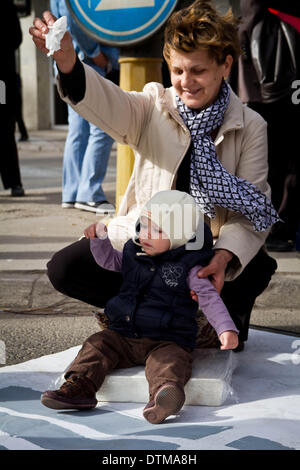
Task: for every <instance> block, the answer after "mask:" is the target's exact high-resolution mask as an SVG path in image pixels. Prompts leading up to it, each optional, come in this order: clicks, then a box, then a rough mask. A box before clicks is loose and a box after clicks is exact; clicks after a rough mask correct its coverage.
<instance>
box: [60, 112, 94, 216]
mask: <svg viewBox="0 0 300 470" xmlns="http://www.w3.org/2000/svg"><path fill="white" fill-rule="evenodd" d="M68 123H69V130H68V135H67V139H66V144H65V149H64V160H63V189H62V203H63V207H64V206H65V207H69V205H68V203H69V204H70V207H72V206H73V205H74V203H75V202H76V200H77V191H78V187H79V184H80V179H81V169H82V164H83V159H84V155H85V151H86V147H87V145H88V139H89V123H88V122H87V121H86V120H85V119H83V118H82V117H81V116H80V115H79V114H78V113H76V112H75V111H74V110H73V109H72V108H71V106H69V105H68Z"/></svg>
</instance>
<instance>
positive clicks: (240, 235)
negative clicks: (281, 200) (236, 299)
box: [214, 110, 271, 281]
mask: <svg viewBox="0 0 300 470" xmlns="http://www.w3.org/2000/svg"><path fill="white" fill-rule="evenodd" d="M247 113H249V116H250V118H251V116H253V114H252V113H253V111H252V110H247ZM247 119H248V123H247V121H246V122H245V126H247V130H246V132H244V138H243V142H242V151H241V156H240V160H239V164H238V167H237V170H236V176H238V177H240V178H244V179H246V180H248V181H250V182H251V183H252V184H254V185H255V186H257V187H258V188H259V189H260V190H261V191H262V192H263V193H264V194H265V195H266V196H267V197H268V198H270V197H271V190H270V187H269V184H268V183H267V177H268V144H267V142H268V138H267V123H266V122H265V121H264V119H263V118H261V117H260V116H258V115H257V114H256V113H255V119H250V121H249V117H248V118H247ZM269 232H270V230H267V231H265V232H254V230H253V227H252V224H251V222H250V221H249V220H248V219H247V218H246V217H245V216H243V215H242V214H239V213H238V212H231V211H228V219H227V221H226V222H225V223H224V225H223V226H222V227H221V229H220V233H219V237H218V240H217V241H216V243H215V246H214V248H215V249H226V250H228V251H231V252H232V253H233V254H234V255H235V257H234V260H233V262H232V263H229V265H228V270H227V272H226V278H225V279H226V281H229V280H232V279H234V278H236V277H237V276H238V275H239V274H240V273H241V272H242V270H243V269H244V268H245V267H246V265H247V264H248V263H249V262H250V261H251V259H252V258H253V257H254V256H255V255H256V254H257V252H258V251H259V249H260V248H261V247H262V246H263V245H264V243H265V240H266V238H267V236H268V234H269Z"/></svg>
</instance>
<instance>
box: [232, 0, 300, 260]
mask: <svg viewBox="0 0 300 470" xmlns="http://www.w3.org/2000/svg"><path fill="white" fill-rule="evenodd" d="M292 3H294V2H292ZM270 7H276V8H279V7H281V10H282V12H286V13H289V12H291V13H294V10H295V9H293V8H292V10H289V11H287V10H286V8H289V2H282V1H275V2H274V1H272V0H270V1H268V0H241V2H240V11H241V19H242V22H241V24H240V27H239V37H240V41H241V46H242V49H243V52H244V55H243V56H241V57H240V58H239V61H238V66H237V68H236V73H235V74H234V73H233V74H232V77H231V85H232V86H233V88H234V89H235V91H236V92H237V94H238V95H239V97H240V98H241V100H242V101H243V102H244V103H247V104H248V106H249V107H251V108H252V109H254V110H255V111H257V112H258V113H259V114H261V115H262V116H263V118H264V119H265V120H266V121H267V123H268V146H269V151H268V159H269V176H268V181H269V183H270V186H271V189H272V201H273V203H274V206H275V208H276V209H277V211H278V212H279V215H280V217H281V219H282V220H283V221H284V223H283V224H282V223H278V224H276V225H275V226H274V228H273V229H272V232H271V234H270V235H269V237H268V239H267V248H268V249H269V250H271V251H290V250H293V249H294V247H295V239H296V232H297V228H298V225H299V220H300V217H299V212H300V211H299V199H300V198H299V151H297V145H296V143H297V137H296V135H295V127H296V123H299V117H300V107H299V106H296V105H295V104H294V103H293V101H292V94H293V92H294V89H293V88H292V84H293V82H294V81H295V80H296V79H297V78H299V61H300V47H299V43H300V40H299V39H300V36H299V33H298V31H297V29H296V28H295V27H293V26H295V25H296V24H297V23H296V21H294V22H293V21H291V20H290V21H289V22H288V23H287V22H286V21H283V20H282V18H283V17H285V19H287V18H288V17H289V19H290V17H291V15H288V17H287V16H286V14H285V15H283V16H282V13H281V14H279V15H278V13H279V12H278V11H276V10H274V9H273V8H272V9H270ZM295 20H297V19H296V18H295ZM292 24H293V26H292Z"/></svg>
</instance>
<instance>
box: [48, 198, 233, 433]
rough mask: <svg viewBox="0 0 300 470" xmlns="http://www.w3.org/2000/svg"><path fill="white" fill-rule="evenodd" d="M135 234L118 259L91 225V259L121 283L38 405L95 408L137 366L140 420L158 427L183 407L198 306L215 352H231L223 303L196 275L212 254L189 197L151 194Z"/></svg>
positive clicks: (102, 234) (228, 320)
mask: <svg viewBox="0 0 300 470" xmlns="http://www.w3.org/2000/svg"><path fill="white" fill-rule="evenodd" d="M137 232H138V234H136V236H134V237H133V238H132V239H131V240H129V241H128V242H127V243H126V244H125V245H124V249H123V251H122V252H120V251H117V250H115V249H114V248H113V246H112V244H111V242H110V240H109V238H108V236H107V229H106V226H105V225H104V224H102V223H99V224H98V225H97V238H95V239H91V240H90V243H91V249H92V253H93V256H94V258H95V260H96V261H97V263H98V264H99V265H100V266H102V267H103V268H105V269H108V270H114V271H121V272H122V276H123V284H122V286H121V289H120V292H119V294H118V295H117V296H115V297H113V298H112V299H110V300H109V301H108V302H107V304H106V307H105V311H104V313H105V314H106V316H107V318H108V320H109V325H108V328H107V329H104V330H102V331H99V332H97V333H95V334H93V335H92V336H90V337H89V338H88V339H87V340H86V341H85V342H84V344H83V346H82V348H81V349H80V351H79V353H78V355H77V356H76V358H75V359H74V361H73V362H72V364H71V365H70V366H69V368H68V370H67V371H66V373H65V379H66V382H64V384H63V385H62V386H61V387H60V389H59V390H48V391H46V392H44V393H43V394H42V397H41V401H42V403H43V404H44V405H45V406H48V407H49V408H54V409H74V408H75V409H88V408H94V407H95V406H96V405H97V400H96V392H97V390H99V389H100V387H101V385H102V383H103V381H104V379H105V376H106V375H107V374H108V373H110V372H111V371H112V370H113V369H115V368H124V367H133V366H137V365H141V364H143V365H145V374H146V378H147V381H148V384H149V403H148V404H147V405H146V407H145V408H144V411H143V415H144V417H145V418H146V419H147V420H148V421H149V422H151V423H153V424H158V423H161V422H163V421H164V420H165V419H166V418H167V417H168V416H170V415H174V414H177V413H178V412H179V410H180V409H181V408H182V406H183V404H184V401H185V393H184V386H185V384H186V383H187V381H188V380H189V379H190V377H191V373H192V360H193V355H192V351H193V349H194V348H195V346H196V336H197V322H196V313H197V311H198V307H199V306H200V307H201V309H202V311H203V313H204V314H205V315H206V317H207V319H208V321H209V322H210V323H211V325H212V326H213V327H214V328H215V330H216V332H217V335H218V337H219V340H220V343H221V349H234V348H236V347H237V345H238V333H239V332H238V330H237V329H236V327H235V325H234V323H233V321H232V319H231V317H230V315H229V313H228V311H227V309H226V307H225V305H224V303H223V301H222V299H221V298H220V296H219V295H218V293H217V291H216V289H215V288H214V287H213V285H212V284H211V282H210V281H209V280H208V279H199V278H198V276H197V271H198V270H199V269H201V267H202V266H205V265H206V264H208V262H209V261H210V259H211V258H212V257H213V255H214V252H213V250H212V244H213V243H212V235H211V232H210V229H209V228H208V226H207V225H206V224H204V223H203V221H202V218H201V214H200V212H199V209H198V207H197V205H196V203H195V202H194V199H193V197H191V196H190V195H188V194H187V193H184V192H181V191H176V190H174V191H172V190H168V191H161V192H159V193H157V194H156V195H155V196H153V197H152V198H151V199H150V201H148V203H147V204H146V205H145V207H144V208H143V209H142V211H141V215H140V218H139V220H138V223H137ZM202 239H203V243H202ZM99 287H101V286H99ZM191 290H192V291H194V292H195V293H196V295H197V297H198V302H199V305H198V303H197V302H195V301H194V300H193V299H192V297H191V295H190V291H191Z"/></svg>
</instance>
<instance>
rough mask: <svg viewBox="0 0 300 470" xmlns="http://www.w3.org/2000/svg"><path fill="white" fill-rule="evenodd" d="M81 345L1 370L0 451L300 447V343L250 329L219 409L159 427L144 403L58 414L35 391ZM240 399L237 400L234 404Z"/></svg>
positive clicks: (191, 410) (191, 412)
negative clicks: (145, 411) (145, 412)
mask: <svg viewBox="0 0 300 470" xmlns="http://www.w3.org/2000/svg"><path fill="white" fill-rule="evenodd" d="M78 349H79V347H76V348H71V349H69V350H67V351H63V352H60V353H57V354H53V355H51V356H44V357H41V358H39V359H34V360H31V361H27V362H25V363H22V364H17V365H14V366H7V367H2V368H1V369H0V449H99V450H100V449H105V450H114V449H118V450H122V449H129V450H130V449H135V450H136V449H146V450H149V449H154V450H182V449H184V450H188V449H207V450H209V449H224V450H226V449H227V450H229V449H231V450H232V449H248V450H254V449H255V450H256V449H257V450H280V449H298V450H299V449H300V433H299V429H300V339H299V338H296V337H293V336H287V335H280V334H274V333H267V332H262V331H258V330H251V331H250V335H249V340H248V342H247V343H246V348H245V350H244V351H243V352H242V353H239V354H237V355H236V357H237V362H238V364H237V367H236V369H235V371H234V373H233V378H232V387H233V389H234V391H235V399H233V397H232V396H229V397H228V399H227V401H226V402H225V403H224V405H222V406H219V407H209V406H184V408H183V410H182V412H181V413H180V415H179V416H177V417H172V418H170V419H168V420H167V422H166V423H165V424H164V425H156V426H155V425H151V424H150V423H148V422H147V421H145V420H144V418H143V417H142V410H143V406H144V405H143V404H136V403H107V402H106V403H100V404H99V406H98V407H97V408H96V409H94V410H91V411H85V412H78V411H59V412H57V411H55V410H50V409H47V408H45V407H43V406H42V405H41V404H40V401H39V397H40V393H41V392H42V391H44V390H45V389H47V388H48V387H49V384H50V383H53V381H54V380H55V379H56V378H57V377H58V376H59V374H60V373H61V372H62V371H63V370H64V369H65V367H66V366H67V365H68V364H69V363H70V362H71V360H72V359H73V357H74V354H75V353H76V352H77V350H78ZM236 397H237V399H236Z"/></svg>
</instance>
